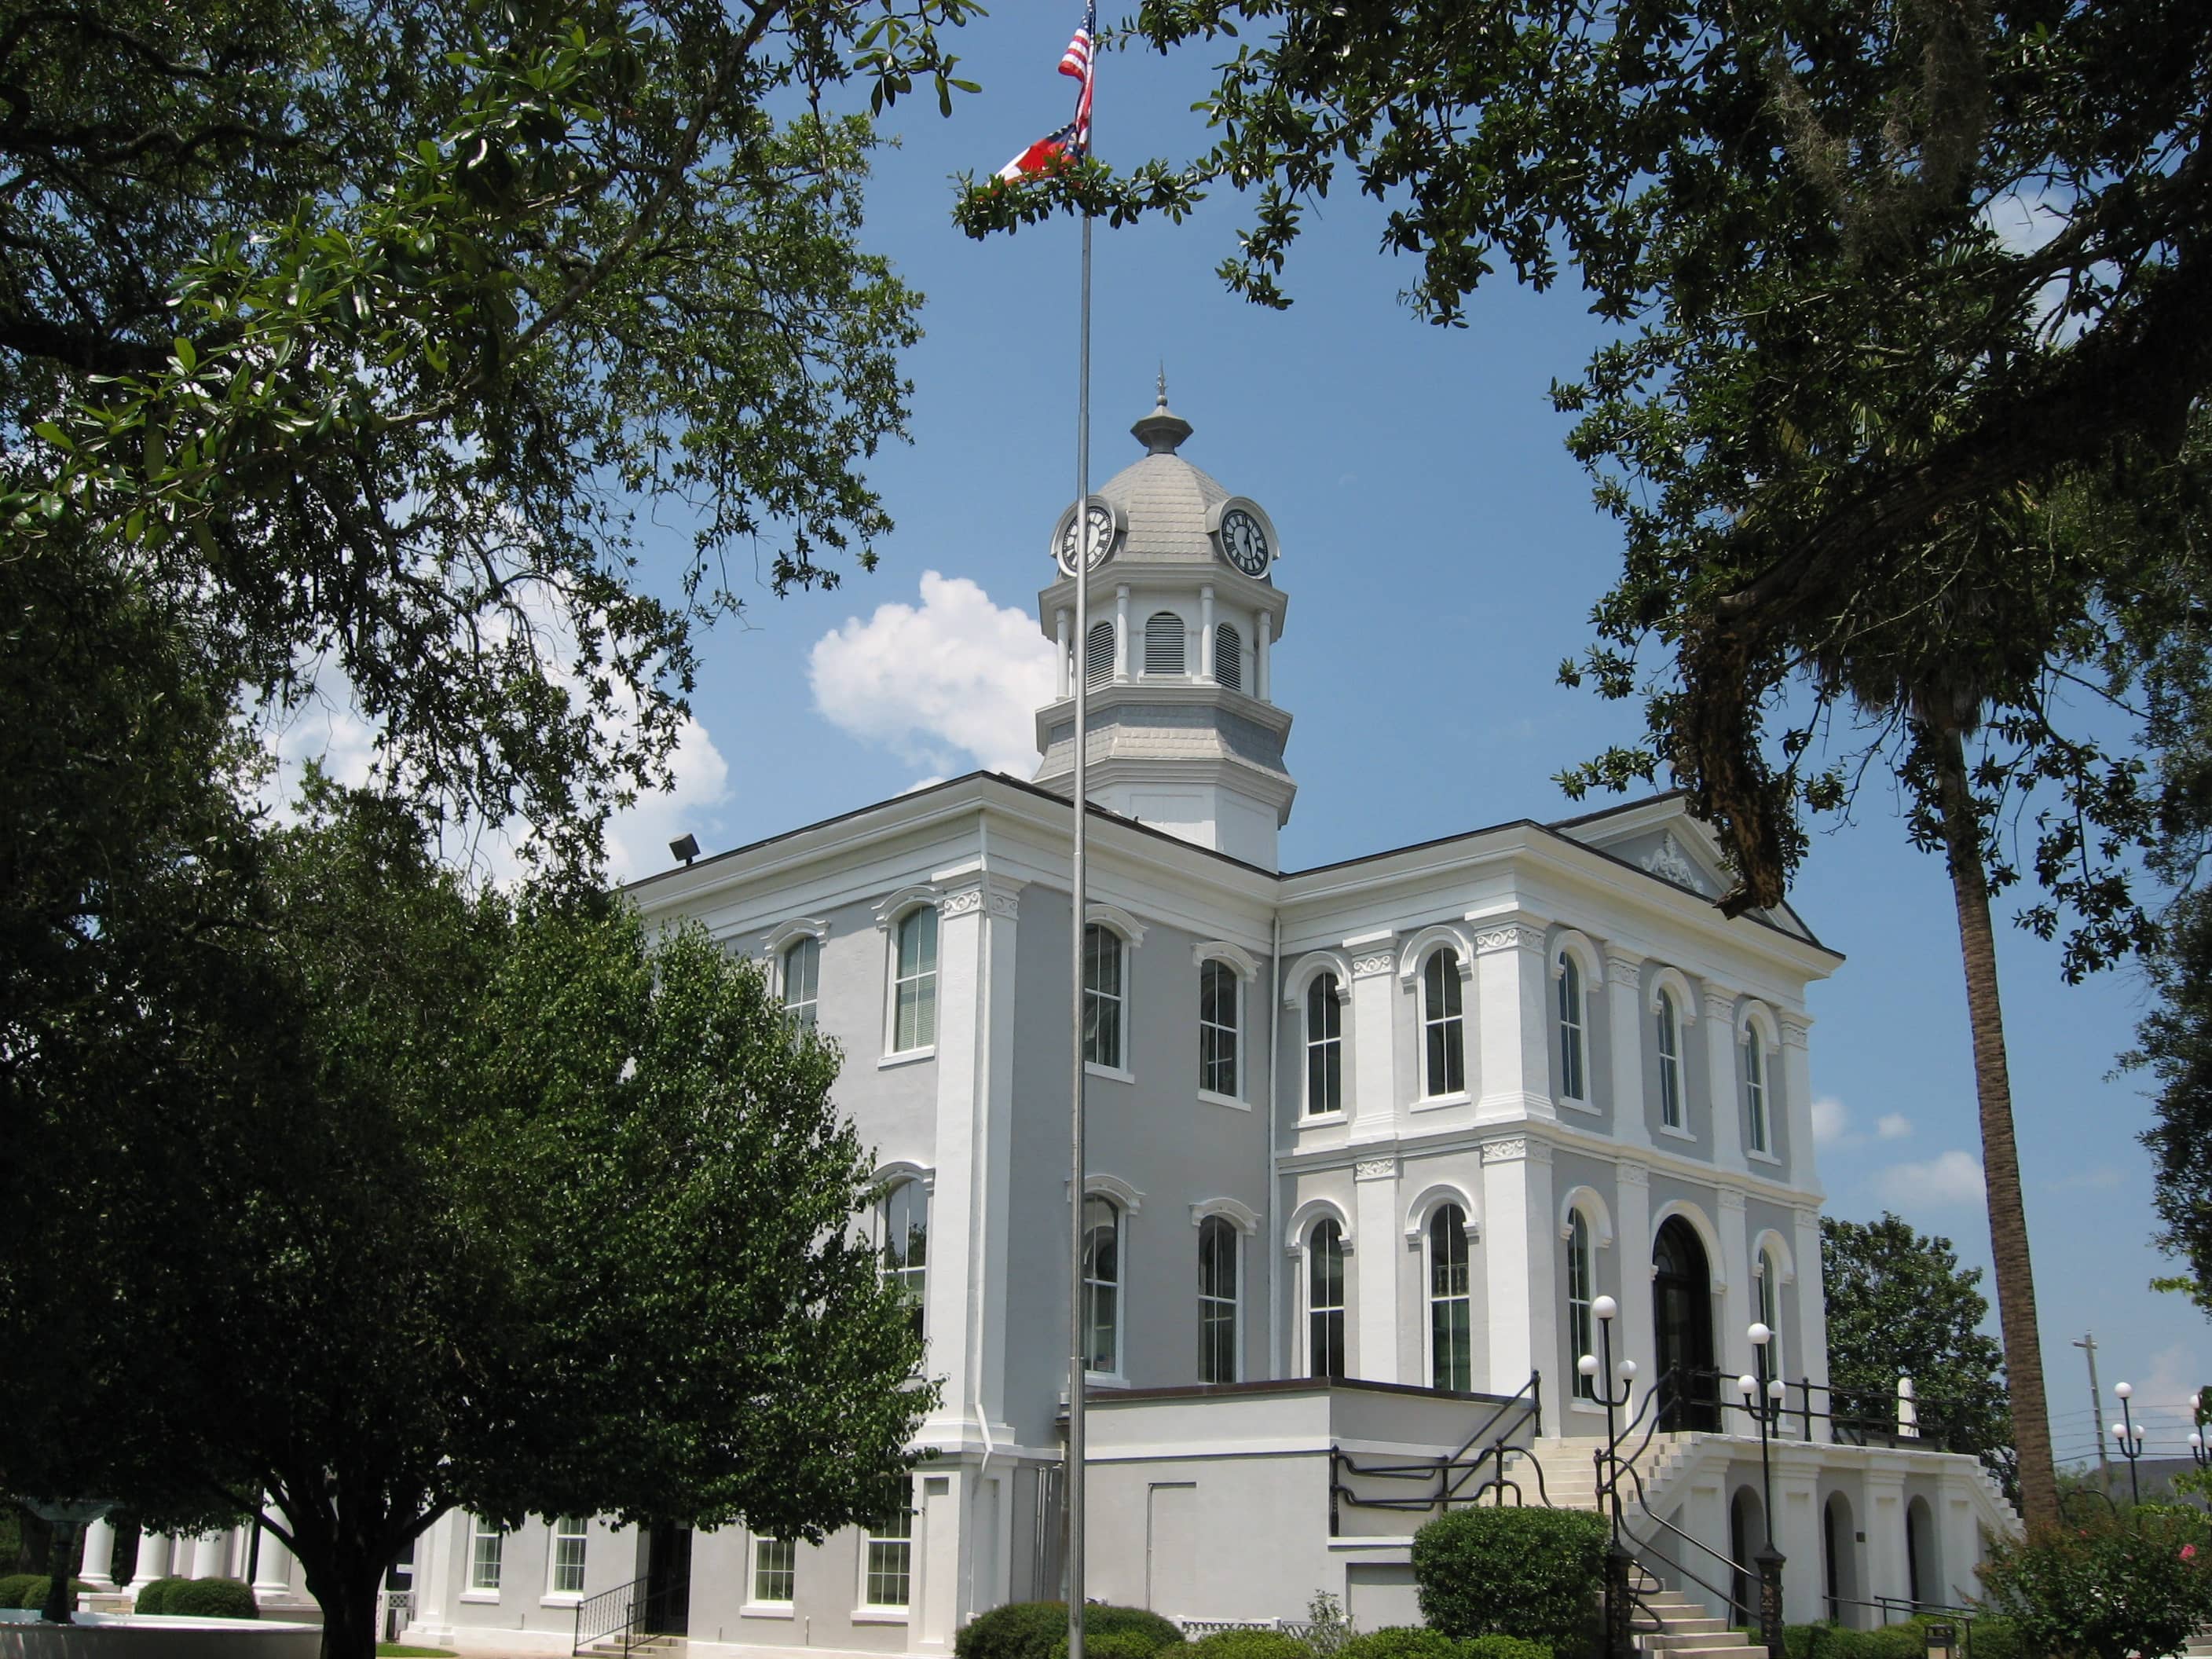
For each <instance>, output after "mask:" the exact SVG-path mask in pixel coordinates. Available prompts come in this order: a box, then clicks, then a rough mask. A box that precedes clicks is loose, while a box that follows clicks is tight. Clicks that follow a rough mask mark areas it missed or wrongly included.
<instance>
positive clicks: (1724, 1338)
mask: <svg viewBox="0 0 2212 1659" xmlns="http://www.w3.org/2000/svg"><path fill="white" fill-rule="evenodd" d="M1718 1208H1719V1211H1720V1213H1719V1214H1718V1215H1717V1216H1715V1217H1714V1218H1713V1222H1714V1225H1717V1227H1719V1229H1720V1230H1721V1274H1722V1277H1723V1279H1726V1280H1727V1283H1726V1284H1725V1285H1723V1288H1722V1291H1721V1298H1720V1303H1721V1304H1720V1307H1719V1309H1718V1310H1717V1317H1716V1319H1715V1320H1714V1323H1715V1324H1716V1325H1717V1327H1718V1329H1717V1330H1716V1331H1715V1332H1714V1333H1713V1353H1714V1363H1715V1364H1717V1365H1719V1366H1720V1368H1721V1369H1722V1370H1724V1371H1726V1372H1727V1373H1728V1374H1729V1378H1730V1379H1734V1378H1735V1377H1739V1376H1743V1375H1745V1374H1746V1373H1747V1372H1748V1371H1751V1370H1752V1364H1751V1339H1750V1338H1749V1337H1748V1336H1747V1335H1745V1334H1744V1333H1745V1332H1746V1331H1748V1330H1749V1329H1750V1328H1751V1236H1750V1232H1749V1231H1748V1229H1749V1218H1748V1217H1747V1215H1746V1214H1745V1212H1744V1207H1743V1194H1741V1193H1740V1192H1738V1191H1737V1190H1736V1189H1735V1188H1733V1187H1723V1188H1721V1189H1720V1199H1719V1204H1718ZM1722 1388H1723V1390H1724V1393H1723V1398H1724V1399H1729V1400H1733V1399H1735V1397H1736V1395H1735V1382H1734V1381H1733V1380H1730V1381H1729V1382H1726V1383H1723V1384H1722ZM1721 1426H1722V1427H1723V1429H1725V1430H1727V1431H1729V1433H1730V1434H1745V1433H1750V1434H1756V1433H1758V1432H1759V1425H1757V1424H1756V1423H1754V1422H1753V1421H1752V1420H1751V1419H1749V1418H1747V1417H1746V1416H1745V1415H1744V1414H1743V1413H1741V1412H1739V1411H1735V1410H1732V1409H1723V1411H1722V1413H1721Z"/></svg>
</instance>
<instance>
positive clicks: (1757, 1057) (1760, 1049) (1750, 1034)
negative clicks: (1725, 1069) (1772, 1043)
mask: <svg viewBox="0 0 2212 1659" xmlns="http://www.w3.org/2000/svg"><path fill="white" fill-rule="evenodd" d="M1743 1099H1744V1109H1745V1112H1746V1114H1747V1133H1748V1144H1749V1146H1750V1147H1751V1150H1752V1151H1753V1152H1771V1150H1772V1148H1771V1147H1770V1146H1768V1145H1767V1141H1768V1139H1769V1137H1768V1133H1767V1121H1766V1048H1765V1044H1763V1043H1761V1042H1759V1028H1758V1027H1757V1026H1756V1025H1753V1026H1747V1027H1746V1028H1745V1030H1744V1034H1743Z"/></svg>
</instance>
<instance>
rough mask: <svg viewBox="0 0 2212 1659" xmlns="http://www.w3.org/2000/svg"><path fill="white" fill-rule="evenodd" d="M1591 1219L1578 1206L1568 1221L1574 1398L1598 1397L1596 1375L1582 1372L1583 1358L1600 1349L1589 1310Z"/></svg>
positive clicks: (1591, 1398) (1570, 1333) (1570, 1336)
mask: <svg viewBox="0 0 2212 1659" xmlns="http://www.w3.org/2000/svg"><path fill="white" fill-rule="evenodd" d="M1590 1265H1591V1264H1590V1235H1589V1222H1588V1221H1587V1220H1585V1219H1583V1212H1581V1211H1580V1210H1577V1211H1576V1212H1575V1213H1574V1219H1573V1220H1571V1221H1570V1222H1569V1223H1568V1224H1567V1340H1568V1343H1569V1345H1570V1346H1571V1348H1572V1350H1573V1352H1571V1353H1569V1354H1568V1356H1567V1358H1568V1359H1569V1360H1570V1361H1571V1362H1573V1363H1574V1364H1575V1367H1576V1369H1575V1398H1576V1399H1577V1400H1595V1399H1596V1398H1597V1378H1596V1377H1595V1376H1583V1374H1582V1369H1581V1364H1580V1362H1581V1360H1582V1357H1583V1355H1584V1354H1586V1353H1587V1354H1595V1352H1597V1347H1596V1346H1595V1344H1596V1334H1595V1331H1594V1330H1593V1329H1592V1323H1593V1322H1592V1320H1591V1317H1590V1310H1591V1308H1592V1305H1593V1293H1592V1291H1591V1288H1590V1279H1591V1272H1590Z"/></svg>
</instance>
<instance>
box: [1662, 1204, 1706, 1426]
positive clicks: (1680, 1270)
mask: <svg viewBox="0 0 2212 1659" xmlns="http://www.w3.org/2000/svg"><path fill="white" fill-rule="evenodd" d="M1651 1316H1652V1324H1653V1326H1654V1334H1655V1335H1656V1337H1657V1338H1658V1348H1659V1352H1658V1359H1659V1376H1658V1387H1659V1390H1660V1394H1659V1426H1660V1428H1661V1429H1662V1431H1667V1432H1668V1433H1672V1432H1674V1431H1678V1430H1684V1429H1702V1430H1705V1431H1713V1430H1717V1429H1718V1428H1719V1427H1720V1412H1719V1409H1718V1407H1716V1406H1715V1405H1714V1403H1713V1401H1714V1397H1715V1396H1714V1392H1713V1390H1714V1383H1713V1276H1712V1273H1711V1268H1710V1267H1708V1266H1707V1264H1706V1261H1705V1246H1704V1245H1703V1244H1701V1243H1699V1241H1698V1235H1697V1231H1696V1230H1695V1229H1694V1228H1692V1226H1691V1225H1690V1224H1689V1223H1688V1222H1686V1221H1685V1220H1683V1219H1682V1218H1681V1217H1680V1216H1669V1217H1668V1218H1667V1221H1666V1224H1665V1225H1663V1226H1662V1227H1661V1228H1660V1229H1659V1237H1657V1238H1656V1240H1655V1241H1653V1243H1652V1246H1651Z"/></svg>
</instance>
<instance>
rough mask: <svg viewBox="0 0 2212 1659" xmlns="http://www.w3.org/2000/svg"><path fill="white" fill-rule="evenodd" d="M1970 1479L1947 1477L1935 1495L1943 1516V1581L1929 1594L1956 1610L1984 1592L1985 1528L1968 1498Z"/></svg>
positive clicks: (1940, 1548) (1940, 1555)
mask: <svg viewBox="0 0 2212 1659" xmlns="http://www.w3.org/2000/svg"><path fill="white" fill-rule="evenodd" d="M1970 1478H1971V1477H1969V1476H1966V1475H1956V1476H1950V1477H1947V1478H1946V1479H1945V1480H1944V1482H1943V1484H1942V1486H1940V1487H1938V1488H1937V1490H1936V1507H1937V1508H1938V1509H1940V1510H1941V1511H1942V1514H1941V1515H1940V1516H1938V1518H1937V1520H1936V1530H1937V1533H1938V1534H1939V1535H1938V1538H1937V1541H1936V1553H1937V1556H1938V1558H1939V1559H1938V1560H1937V1562H1936V1566H1937V1568H1938V1569H1939V1570H1940V1571H1942V1575H1943V1582H1942V1583H1940V1584H1938V1585H1936V1587H1935V1588H1934V1589H1933V1590H1932V1591H1930V1592H1929V1595H1930V1596H1931V1598H1932V1599H1933V1600H1935V1601H1948V1602H1949V1603H1951V1604H1952V1605H1953V1606H1954V1607H1955V1606H1957V1605H1958V1604H1959V1603H1960V1602H1961V1601H1965V1600H1966V1598H1967V1597H1969V1596H1978V1595H1980V1594H1981V1593H1982V1580H1981V1565H1982V1560H1981V1557H1982V1528H1981V1524H1980V1522H1978V1521H1976V1520H1975V1518H1974V1503H1973V1499H1972V1498H1970V1497H1969V1496H1968V1495H1967V1492H1966V1481H1967V1480H1968V1479H1970Z"/></svg>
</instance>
